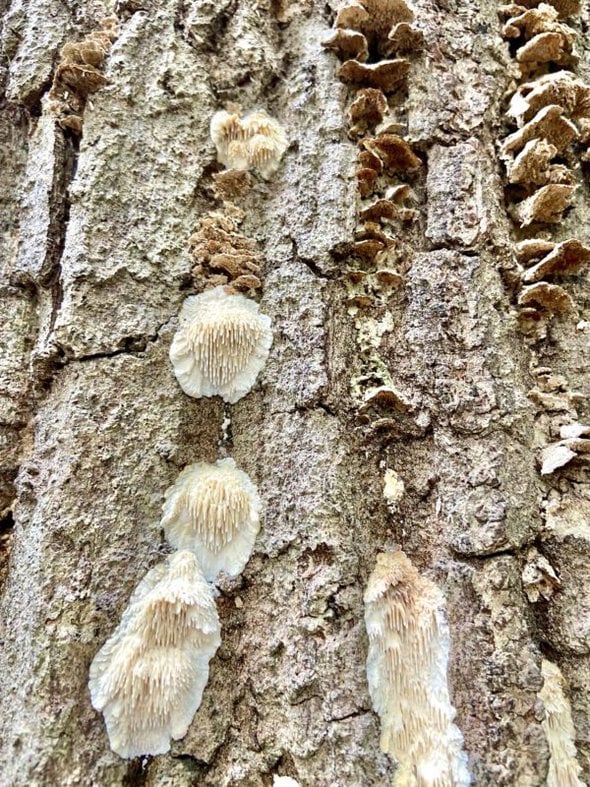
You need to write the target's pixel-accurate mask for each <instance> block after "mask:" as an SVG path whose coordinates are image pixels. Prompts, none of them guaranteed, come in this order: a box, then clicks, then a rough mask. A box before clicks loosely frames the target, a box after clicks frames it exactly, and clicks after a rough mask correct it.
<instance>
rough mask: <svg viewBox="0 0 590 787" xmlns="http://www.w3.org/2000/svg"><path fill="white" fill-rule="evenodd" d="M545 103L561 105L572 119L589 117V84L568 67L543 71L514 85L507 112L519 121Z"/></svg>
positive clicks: (534, 112) (525, 119)
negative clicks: (516, 88)
mask: <svg viewBox="0 0 590 787" xmlns="http://www.w3.org/2000/svg"><path fill="white" fill-rule="evenodd" d="M548 106H559V107H561V108H562V110H563V112H564V114H566V115H568V116H569V117H570V118H572V119H574V120H578V119H580V118H590V85H587V84H586V83H585V82H583V81H582V80H581V79H580V78H579V77H577V76H575V75H574V74H572V73H571V71H556V72H553V73H550V74H544V75H543V76H540V77H539V78H538V79H535V80H533V81H532V82H525V83H524V84H523V85H521V86H520V87H519V88H518V90H517V91H516V93H515V94H514V96H513V97H512V99H511V101H510V105H509V107H508V115H509V116H510V117H513V118H516V120H517V121H518V122H519V123H520V124H522V123H524V122H526V121H528V120H530V119H531V118H532V117H533V116H534V115H535V114H536V113H538V112H539V111H540V110H541V109H543V108H544V107H548Z"/></svg>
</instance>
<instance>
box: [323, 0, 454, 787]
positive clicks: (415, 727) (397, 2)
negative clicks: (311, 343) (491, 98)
mask: <svg viewBox="0 0 590 787" xmlns="http://www.w3.org/2000/svg"><path fill="white" fill-rule="evenodd" d="M413 20H414V15H413V12H412V11H411V9H410V8H409V7H408V6H407V4H406V3H405V2H404V0H360V2H355V1H354V0H353V2H349V3H348V4H347V5H345V6H344V7H342V8H341V9H340V11H339V12H338V14H337V15H336V19H335V23H334V25H335V30H334V31H333V32H332V33H330V34H329V35H328V37H327V38H326V39H325V41H324V46H325V47H326V48H328V49H332V50H335V51H336V53H337V54H338V56H339V57H340V59H341V60H343V61H344V62H343V63H342V65H341V66H340V68H339V70H338V76H339V77H340V79H341V80H342V81H343V82H345V83H346V84H348V85H351V86H352V87H353V88H354V89H355V95H354V98H353V100H352V103H351V104H350V106H349V108H348V112H347V115H348V121H349V127H348V133H349V136H350V138H351V139H353V140H354V141H355V142H356V143H357V145H358V153H357V168H356V179H357V186H358V194H359V203H360V204H359V211H358V218H359V224H358V226H357V228H356V231H355V237H354V240H353V242H352V243H347V244H345V245H344V247H343V248H342V250H341V256H342V259H343V260H346V261H347V262H348V264H349V265H348V271H347V272H346V274H345V277H346V281H347V289H348V296H349V297H348V305H349V309H350V310H351V312H352V313H353V314H355V315H357V328H358V329H359V337H358V343H359V347H360V350H361V353H363V375H362V376H361V377H360V378H359V380H358V381H357V385H358V388H359V390H358V391H356V390H355V387H356V386H355V384H354V383H353V395H358V396H359V398H360V400H361V401H360V403H359V410H358V414H359V420H360V422H361V423H364V424H370V426H371V428H372V430H373V431H380V430H381V429H386V430H389V429H390V428H391V427H392V426H393V427H394V428H397V427H399V424H400V423H401V422H404V423H406V422H407V427H406V428H410V429H412V430H414V432H415V430H418V433H420V431H419V430H420V424H418V423H417V422H414V421H415V419H414V413H413V409H412V403H411V402H408V401H406V399H405V398H404V396H403V395H402V394H400V392H399V391H397V390H396V388H395V386H394V384H393V382H392V380H391V377H390V373H389V371H388V369H387V365H386V364H385V363H384V362H383V360H382V359H381V358H380V356H379V355H378V352H377V349H376V348H375V346H374V345H373V343H372V342H371V341H369V342H368V343H366V344H365V342H364V340H363V339H362V333H363V330H362V322H363V321H362V315H363V310H364V309H367V308H371V315H372V316H373V315H375V314H376V313H377V312H376V308H377V307H380V306H382V307H384V308H382V309H381V311H382V313H383V314H384V315H385V317H386V319H387V316H388V315H389V313H390V306H391V293H392V290H394V289H395V288H398V287H400V286H401V285H402V284H403V273H404V272H405V271H404V269H403V268H399V267H398V264H397V259H396V258H397V257H398V256H400V255H399V254H398V252H399V242H400V239H401V237H402V236H404V237H405V238H406V239H409V238H411V236H412V234H413V233H412V232H411V231H409V230H410V228H411V227H412V226H413V225H414V223H415V222H416V219H417V218H418V212H417V211H416V210H415V209H414V208H412V207H411V204H412V203H413V202H415V196H414V190H413V189H412V186H413V185H414V182H415V181H416V179H417V178H418V177H419V175H420V170H421V168H422V160H421V159H420V157H419V156H417V155H416V153H415V152H414V151H413V150H412V147H411V145H410V144H409V143H408V142H407V141H406V140H405V139H404V138H403V130H404V127H405V124H404V122H403V100H404V91H405V85H406V77H407V74H408V72H409V69H410V60H409V57H410V56H411V55H412V54H414V53H416V52H419V51H420V50H421V48H422V46H423V43H424V41H423V35H422V33H421V32H420V31H419V30H417V29H415V28H414V27H413V26H412V22H413ZM392 233H393V234H392ZM404 256H406V257H407V255H404ZM380 301H381V303H380ZM392 412H394V413H395V418H394V419H392V418H390V417H387V414H388V413H389V414H391V413H392ZM414 432H413V433H414ZM364 601H365V623H366V628H367V633H368V636H369V651H368V660H367V679H368V684H369V692H370V695H371V699H372V702H373V707H374V709H375V710H376V711H377V713H378V714H379V717H380V720H381V748H382V750H383V751H384V752H386V753H388V754H390V755H391V756H392V757H394V758H395V760H396V761H397V764H398V770H397V771H396V783H398V782H399V783H400V784H401V782H402V781H404V783H405V780H407V779H409V780H411V781H412V782H413V781H414V780H416V779H417V780H418V781H419V782H420V783H431V774H430V773H429V771H430V769H431V768H432V767H433V764H435V766H434V767H435V770H436V774H437V783H439V782H440V784H456V785H467V784H469V774H468V772H467V758H466V755H465V753H464V752H463V751H462V745H463V739H462V736H461V733H460V731H459V730H458V728H457V727H456V726H455V725H454V724H453V723H452V720H453V718H454V715H455V711H454V709H453V707H452V705H451V702H450V698H449V693H448V690H447V676H446V669H447V658H448V651H447V650H446V645H445V642H446V632H445V625H446V624H445V622H444V616H445V611H444V607H445V602H444V597H443V595H442V593H440V591H439V590H438V589H437V588H436V587H435V586H434V584H433V583H432V582H430V581H429V580H427V579H425V578H424V577H421V576H420V575H419V574H418V572H417V571H416V569H415V568H414V567H413V566H412V564H411V562H410V560H409V559H408V558H407V557H406V555H404V553H403V552H401V551H400V550H397V551H393V552H384V553H381V554H379V555H378V556H377V561H376V565H375V568H374V570H373V572H372V574H371V576H370V578H369V582H368V585H367V589H366V592H365V597H364ZM404 665H405V666H404ZM408 665H409V667H408ZM435 665H436V666H435ZM406 667H408V670H409V672H408V674H407V675H406V674H405V672H404V670H405V668H406ZM435 685H436V687H437V688H436V689H435V688H434V687H435ZM408 708H411V712H408Z"/></svg>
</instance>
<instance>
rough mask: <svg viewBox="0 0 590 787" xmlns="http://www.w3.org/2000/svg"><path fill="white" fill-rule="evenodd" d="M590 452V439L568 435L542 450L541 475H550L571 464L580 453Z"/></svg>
mask: <svg viewBox="0 0 590 787" xmlns="http://www.w3.org/2000/svg"><path fill="white" fill-rule="evenodd" d="M587 453H590V439H585V438H583V437H567V438H565V439H564V440H560V441H559V442H557V443H552V444H551V445H548V446H547V447H546V448H544V449H543V451H542V452H541V460H542V464H541V475H550V474H551V473H554V472H555V471H556V470H557V469H558V468H560V467H563V466H564V465H567V464H569V462H571V461H572V459H576V458H577V457H578V454H587Z"/></svg>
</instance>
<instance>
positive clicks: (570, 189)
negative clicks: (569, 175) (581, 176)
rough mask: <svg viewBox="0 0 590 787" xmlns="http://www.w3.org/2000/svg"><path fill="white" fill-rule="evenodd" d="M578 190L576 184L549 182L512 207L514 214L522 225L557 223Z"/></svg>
mask: <svg viewBox="0 0 590 787" xmlns="http://www.w3.org/2000/svg"><path fill="white" fill-rule="evenodd" d="M575 192H576V187H575V186H570V185H566V184H562V183H549V184H548V185H547V186H542V187H541V188H540V189H538V190H537V191H535V193H534V194H532V195H531V196H530V197H527V198H526V199H525V200H523V201H522V202H519V203H517V204H515V205H514V206H513V207H512V215H513V217H514V219H515V220H516V221H518V222H519V223H520V226H521V227H528V226H529V224H534V223H543V224H557V223H558V222H560V221H561V219H562V218H563V213H564V212H565V211H566V210H567V209H568V208H569V207H570V206H571V204H572V202H573V200H574V194H575Z"/></svg>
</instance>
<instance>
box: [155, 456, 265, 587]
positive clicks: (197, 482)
mask: <svg viewBox="0 0 590 787" xmlns="http://www.w3.org/2000/svg"><path fill="white" fill-rule="evenodd" d="M260 507H261V503H260V498H259V496H258V493H257V491H256V487H255V486H254V484H253V483H252V481H250V479H249V477H248V476H247V475H246V473H244V472H243V471H242V470H239V469H238V468H237V467H236V463H235V462H234V460H233V459H220V460H219V461H218V462H217V463H216V464H214V465H211V464H206V463H204V462H199V463H197V464H193V465H189V466H188V467H185V468H184V470H183V471H182V472H181V473H180V475H179V476H178V478H177V479H176V481H175V483H174V486H171V487H170V488H169V489H167V490H166V501H165V503H164V505H163V509H162V510H163V515H162V521H161V525H162V527H163V528H164V531H165V533H166V539H167V540H168V541H169V542H170V543H171V544H172V546H173V547H175V548H176V549H190V550H191V552H193V553H194V554H195V555H196V557H197V560H198V561H199V565H200V566H201V569H202V571H203V574H204V575H205V579H207V580H209V581H210V582H214V581H215V580H216V579H217V576H218V574H219V573H220V572H222V571H223V572H224V573H225V574H227V575H228V576H229V577H236V576H237V575H238V574H240V573H241V572H242V570H243V568H244V566H245V565H246V563H247V562H248V560H249V558H250V555H251V554H252V549H253V548H254V541H255V539H256V535H257V533H258V530H259V529H260V520H259V515H260Z"/></svg>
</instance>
